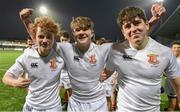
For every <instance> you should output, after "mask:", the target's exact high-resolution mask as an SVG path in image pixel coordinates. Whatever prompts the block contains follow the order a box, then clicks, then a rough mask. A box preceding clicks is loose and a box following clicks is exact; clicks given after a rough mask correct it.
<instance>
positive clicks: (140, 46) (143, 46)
mask: <svg viewBox="0 0 180 112" xmlns="http://www.w3.org/2000/svg"><path fill="white" fill-rule="evenodd" d="M148 41H149V38H148V37H145V39H144V40H143V41H142V42H141V43H137V44H135V45H134V46H133V47H134V48H135V49H137V50H142V49H144V48H145V47H146V45H147V43H148Z"/></svg>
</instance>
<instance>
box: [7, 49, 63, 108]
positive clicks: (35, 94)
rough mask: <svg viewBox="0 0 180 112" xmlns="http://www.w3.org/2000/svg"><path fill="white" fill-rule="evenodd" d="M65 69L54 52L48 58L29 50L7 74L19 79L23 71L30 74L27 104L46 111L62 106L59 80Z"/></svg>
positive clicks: (60, 59)
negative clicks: (62, 70)
mask: <svg viewBox="0 0 180 112" xmlns="http://www.w3.org/2000/svg"><path fill="white" fill-rule="evenodd" d="M63 67H64V61H63V60H62V58H60V57H59V56H58V55H57V53H56V52H55V51H54V50H51V51H50V53H49V55H48V56H47V57H40V56H39V54H38V52H37V50H35V49H28V50H27V51H26V52H24V53H23V54H22V55H21V56H19V57H18V58H17V59H16V62H15V64H14V65H13V66H12V67H11V68H10V69H9V70H8V71H7V72H10V73H12V74H13V75H14V76H15V77H19V74H21V72H23V71H25V72H26V73H27V74H28V79H30V80H31V83H30V85H29V91H28V94H27V96H26V103H27V104H28V105H29V106H32V107H33V108H35V109H40V110H41V109H43V110H44V109H50V108H54V107H56V106H58V105H61V100H60V97H59V80H60V72H61V69H62V68H63Z"/></svg>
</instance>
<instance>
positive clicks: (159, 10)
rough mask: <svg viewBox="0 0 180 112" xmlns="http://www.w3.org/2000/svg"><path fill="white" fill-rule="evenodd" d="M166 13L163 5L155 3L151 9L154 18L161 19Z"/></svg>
mask: <svg viewBox="0 0 180 112" xmlns="http://www.w3.org/2000/svg"><path fill="white" fill-rule="evenodd" d="M165 12H166V9H165V7H164V6H163V5H161V4H158V3H155V4H153V5H152V7H151V13H152V16H153V17H155V18H156V19H160V17H161V16H162V15H163V14H164V13H165Z"/></svg>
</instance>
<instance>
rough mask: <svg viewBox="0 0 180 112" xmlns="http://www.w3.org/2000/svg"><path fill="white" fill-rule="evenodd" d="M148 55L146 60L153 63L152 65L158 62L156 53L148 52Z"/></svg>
mask: <svg viewBox="0 0 180 112" xmlns="http://www.w3.org/2000/svg"><path fill="white" fill-rule="evenodd" d="M147 56H148V62H149V63H151V64H153V65H156V64H159V60H158V58H157V57H158V55H157V54H149V55H147Z"/></svg>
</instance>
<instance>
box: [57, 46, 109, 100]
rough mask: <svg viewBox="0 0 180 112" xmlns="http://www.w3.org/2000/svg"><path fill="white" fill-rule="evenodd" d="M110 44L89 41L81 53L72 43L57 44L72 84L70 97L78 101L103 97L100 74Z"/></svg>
mask: <svg viewBox="0 0 180 112" xmlns="http://www.w3.org/2000/svg"><path fill="white" fill-rule="evenodd" d="M110 46H111V44H103V45H95V44H94V43H91V45H90V47H89V49H88V50H87V52H86V53H85V54H84V55H82V54H81V53H80V52H79V51H78V50H77V48H76V47H75V45H74V44H70V43H64V44H63V43H62V44H57V51H58V52H60V55H61V56H62V57H63V59H64V62H65V64H66V68H67V71H68V72H70V74H69V78H70V80H71V86H72V96H71V97H72V98H73V99H75V100H77V101H80V102H89V101H97V100H99V99H102V98H104V97H105V91H104V90H103V86H102V84H101V83H100V80H99V78H100V74H101V72H102V71H103V69H104V66H105V64H106V61H107V55H108V53H109V50H110Z"/></svg>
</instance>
